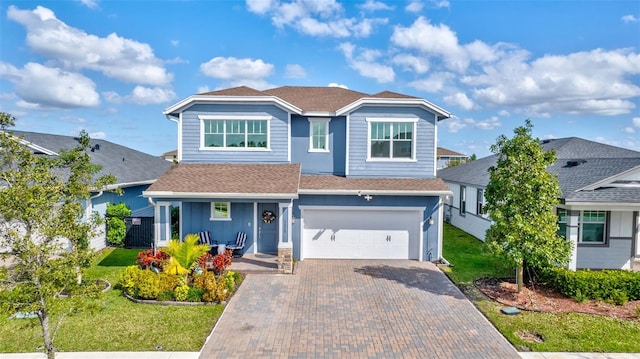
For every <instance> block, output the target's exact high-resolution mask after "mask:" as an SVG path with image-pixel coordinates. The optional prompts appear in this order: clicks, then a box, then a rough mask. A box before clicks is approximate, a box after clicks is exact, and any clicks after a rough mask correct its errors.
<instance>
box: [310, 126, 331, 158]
mask: <svg viewBox="0 0 640 359" xmlns="http://www.w3.org/2000/svg"><path fill="white" fill-rule="evenodd" d="M329 121H330V119H328V118H313V119H312V118H310V119H309V152H328V151H329Z"/></svg>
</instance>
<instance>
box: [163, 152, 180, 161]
mask: <svg viewBox="0 0 640 359" xmlns="http://www.w3.org/2000/svg"><path fill="white" fill-rule="evenodd" d="M162 158H164V159H165V160H167V161H171V162H174V161H177V160H178V150H173V151H169V152H165V153H163V154H162Z"/></svg>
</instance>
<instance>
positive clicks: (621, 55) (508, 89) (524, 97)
mask: <svg viewBox="0 0 640 359" xmlns="http://www.w3.org/2000/svg"><path fill="white" fill-rule="evenodd" d="M483 71H484V73H482V74H480V75H474V76H467V77H465V78H463V80H462V82H463V83H466V84H468V85H473V86H474V87H475V90H474V91H473V92H474V99H475V100H476V102H481V103H484V104H487V105H492V106H498V105H499V106H512V107H517V108H520V109H521V110H522V111H524V112H529V113H532V114H541V115H548V114H549V113H553V112H562V113H569V114H576V115H579V114H597V115H608V116H613V115H620V114H625V113H629V112H630V111H632V110H633V109H634V108H635V104H634V103H633V102H632V101H631V100H629V99H630V98H634V97H638V96H640V86H639V85H638V84H636V83H634V81H633V80H632V78H631V77H632V76H633V75H637V74H640V54H637V53H633V52H631V51H630V50H612V51H605V50H601V49H596V50H592V51H583V52H577V53H572V54H569V55H546V56H543V57H541V58H538V59H534V60H533V61H528V58H527V57H526V56H522V52H521V51H516V52H514V56H513V57H510V56H505V57H504V58H502V59H500V60H499V61H497V62H495V63H493V64H491V65H486V66H484V67H483Z"/></svg>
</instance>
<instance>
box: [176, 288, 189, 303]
mask: <svg viewBox="0 0 640 359" xmlns="http://www.w3.org/2000/svg"><path fill="white" fill-rule="evenodd" d="M188 295H189V286H188V285H186V284H181V285H179V286H177V287H176V289H174V290H173V297H174V298H175V299H176V300H178V301H181V302H184V301H185V300H187V296H188Z"/></svg>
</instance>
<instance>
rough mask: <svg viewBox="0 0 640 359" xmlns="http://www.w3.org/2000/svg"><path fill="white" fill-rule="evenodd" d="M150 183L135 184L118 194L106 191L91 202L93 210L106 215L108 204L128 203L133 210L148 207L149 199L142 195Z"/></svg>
mask: <svg viewBox="0 0 640 359" xmlns="http://www.w3.org/2000/svg"><path fill="white" fill-rule="evenodd" d="M148 187H149V185H142V186H134V187H127V188H124V189H123V190H124V193H123V194H122V195H118V194H116V193H113V192H108V191H105V192H103V193H102V195H101V196H100V197H96V198H94V199H93V200H92V201H91V203H92V205H93V210H94V211H97V212H98V213H100V214H101V215H104V214H105V213H106V211H107V204H108V203H111V204H118V203H121V202H122V203H126V204H127V205H128V206H129V208H130V209H131V210H132V211H135V210H138V209H141V208H147V207H149V206H150V204H149V200H148V199H147V198H145V197H142V191H145V190H146V189H147V188H148Z"/></svg>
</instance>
